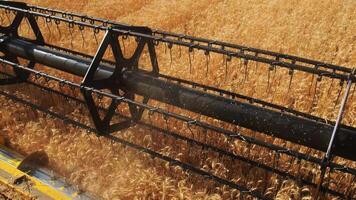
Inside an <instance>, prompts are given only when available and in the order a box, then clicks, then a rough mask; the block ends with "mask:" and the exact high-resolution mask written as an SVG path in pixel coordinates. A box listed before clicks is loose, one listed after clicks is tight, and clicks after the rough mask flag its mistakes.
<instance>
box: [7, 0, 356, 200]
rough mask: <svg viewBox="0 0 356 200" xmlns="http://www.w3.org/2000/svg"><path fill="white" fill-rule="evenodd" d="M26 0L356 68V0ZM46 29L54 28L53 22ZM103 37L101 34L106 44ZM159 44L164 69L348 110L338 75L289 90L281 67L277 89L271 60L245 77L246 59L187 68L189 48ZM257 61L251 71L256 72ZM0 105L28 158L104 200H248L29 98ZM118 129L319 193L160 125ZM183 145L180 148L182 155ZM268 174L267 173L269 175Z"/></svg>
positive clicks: (54, 103)
mask: <svg viewBox="0 0 356 200" xmlns="http://www.w3.org/2000/svg"><path fill="white" fill-rule="evenodd" d="M26 2H28V3H31V4H34V5H40V6H44V7H50V8H57V9H61V10H66V11H71V12H76V13H83V14H86V15H88V16H95V17H100V18H105V19H110V20H114V21H118V22H124V23H127V24H133V25H140V26H149V27H152V28H156V29H160V30H166V31H171V32H177V33H184V34H189V35H194V36H198V37H205V38H209V39H214V40H222V41H228V42H231V43H236V44H241V45H246V46H251V47H256V48H261V49H267V50H272V51H276V52H281V53H288V54H292V55H297V56H301V57H307V58H311V59H315V60H319V61H323V62H327V63H331V64H336V65H341V66H346V67H350V68H351V67H356V49H355V48H356V47H355V45H356V17H355V16H356V15H355V14H356V1H354V0H343V1H342V0H323V1H316V0H290V1H283V0H269V1H268V0H253V1H252V0H243V1H233V0H197V1H190V0H181V1H176V0H172V1H163V0H151V1H147V0H122V1H114V0H107V1H97V0H92V1H89V0H86V1H84V0H77V1H68V0H62V1H54V0H41V1H36V0H29V1H26ZM40 25H41V24H40ZM42 26H43V27H46V25H44V22H43V24H42ZM43 31H44V32H45V34H46V36H47V37H46V41H47V42H49V43H56V44H59V45H61V46H64V47H66V48H72V47H74V48H76V49H77V50H79V51H84V52H88V53H91V54H93V53H94V52H95V50H96V48H97V44H96V42H95V40H94V39H93V37H92V36H85V38H84V41H83V39H82V37H81V35H80V32H79V31H78V30H75V31H74V34H73V35H71V33H69V32H68V31H67V30H66V29H65V28H63V29H62V30H61V35H59V34H58V32H56V31H57V30H56V28H55V27H51V31H48V30H47V29H44V30H43ZM90 34H91V33H89V31H87V30H85V31H84V35H90ZM102 35H103V34H101V35H99V40H100V39H101V37H102ZM130 50H131V49H130V43H128V50H127V51H128V53H129V51H130ZM156 50H157V54H158V60H159V65H160V69H161V72H162V73H164V74H167V75H172V76H176V77H180V78H184V79H188V80H194V81H197V82H199V83H203V84H207V85H211V86H215V87H219V88H223V89H226V90H229V91H233V92H236V93H240V94H244V95H249V96H254V97H256V98H260V99H264V100H266V101H269V102H273V103H276V104H279V105H285V106H290V107H292V108H294V109H296V110H300V111H303V112H308V113H312V114H313V115H316V116H319V117H322V118H325V119H328V120H335V119H336V116H337V110H338V108H339V106H338V105H337V106H334V102H335V99H336V98H337V96H338V88H339V87H338V84H336V83H335V84H333V85H331V86H329V85H330V80H327V79H323V80H322V81H321V83H320V85H319V86H318V85H316V86H315V88H316V89H315V91H314V92H310V88H314V85H315V83H314V85H313V83H312V87H310V82H311V76H308V75H306V74H303V73H299V74H298V73H296V75H295V78H294V84H293V87H292V89H291V91H288V95H286V85H288V80H289V79H288V78H285V77H287V76H286V74H287V72H286V71H283V70H282V71H277V72H276V73H275V74H274V76H273V78H272V79H271V86H270V87H271V88H270V90H266V87H267V85H269V83H268V84H267V83H266V76H267V72H268V66H266V67H265V66H259V68H258V70H255V71H253V70H249V71H248V72H247V73H248V77H249V78H248V79H247V80H244V77H245V76H246V75H245V74H244V73H245V72H244V69H243V67H240V66H241V64H240V61H239V60H237V59H235V60H232V61H231V62H230V63H229V65H228V72H226V71H225V70H226V69H225V66H224V64H222V63H223V61H224V60H223V58H221V55H220V56H219V55H214V54H212V55H211V58H210V61H209V64H208V65H207V66H206V58H205V56H204V53H199V52H195V58H194V60H193V63H192V68H193V70H192V73H190V72H189V69H188V67H187V66H189V59H188V54H187V51H185V50H183V51H182V52H180V51H181V50H180V49H178V48H176V47H173V48H172V50H170V51H172V52H171V53H172V55H173V56H170V52H169V50H167V49H166V47H165V46H164V45H160V46H158V47H157V49H156ZM178 54H179V55H180V56H178ZM143 62H144V61H143ZM250 65H252V66H254V65H253V64H250ZM252 66H249V68H253V67H252ZM206 67H209V73H206ZM266 69H267V70H266ZM50 72H51V73H53V74H56V75H58V76H62V77H63V76H64V77H67V78H69V79H71V80H74V81H78V80H79V79H78V78H76V77H72V76H68V75H66V74H65V73H61V72H58V71H50ZM284 79H285V81H283V80H284ZM242 80H244V81H242ZM312 80H313V79H312ZM329 87H331V93H330V92H328V90H329ZM6 89H7V90H9V91H13V92H14V93H17V94H18V95H20V96H23V97H26V98H30V99H32V100H33V101H36V102H38V103H40V104H42V105H44V106H45V107H47V108H51V109H59V110H60V112H64V113H66V114H70V115H71V116H72V117H74V118H75V119H77V120H79V121H82V122H84V123H89V121H88V119H87V117H88V113H87V111H86V108H85V107H83V106H75V105H70V104H64V103H63V99H62V98H59V97H56V96H55V95H48V96H43V98H42V97H41V98H38V96H40V95H43V94H42V93H41V92H40V91H37V90H35V89H33V88H31V87H30V86H24V87H20V88H17V87H15V86H6ZM15 91H16V92H15ZM271 91H272V92H271ZM271 93H272V94H273V95H271ZM315 96H317V99H318V101H317V103H316V105H311V104H313V103H311V102H312V101H313V99H314V98H315ZM103 104H105V102H103ZM152 104H155V105H158V104H159V103H158V102H152ZM0 105H2V108H1V109H0V130H1V134H3V135H4V136H5V138H6V140H7V143H8V144H9V146H11V147H12V148H14V149H16V150H18V151H19V152H22V153H24V154H28V153H31V152H34V151H38V150H44V151H45V152H46V153H47V154H48V156H49V158H50V165H51V167H52V168H53V169H54V170H55V171H56V172H58V173H59V174H61V175H62V176H64V177H66V179H67V180H68V181H69V182H71V183H74V184H76V185H78V186H79V187H80V188H81V189H82V190H85V191H89V192H91V193H93V194H95V195H99V196H102V197H103V198H104V199H245V197H244V196H243V195H242V194H240V193H239V192H238V191H236V190H231V189H229V188H227V187H223V186H221V185H217V184H214V183H212V182H209V181H204V180H202V179H201V178H199V177H198V176H195V175H192V174H189V173H186V172H184V171H182V170H181V169H180V168H178V167H172V166H169V165H167V163H164V162H162V161H160V160H158V159H152V158H150V157H149V156H147V155H145V154H143V153H140V152H138V151H135V150H132V149H130V148H124V147H123V146H121V145H119V144H117V143H113V142H112V141H110V140H108V139H106V138H103V137H97V135H95V134H93V133H87V131H86V130H83V129H79V128H75V127H73V126H69V125H67V124H65V122H63V121H61V120H58V119H53V118H49V117H48V116H46V115H45V114H41V113H39V112H37V111H35V110H32V109H30V108H27V107H24V106H22V105H21V104H17V103H14V102H11V101H8V99H6V98H4V97H2V96H1V97H0ZM160 106H161V107H162V108H165V109H167V110H169V111H171V112H173V111H174V112H179V113H184V114H185V115H188V116H193V117H199V118H201V119H204V120H206V121H207V122H210V123H212V124H215V125H218V126H224V127H226V128H231V126H229V125H226V124H222V123H220V122H217V121H214V120H212V119H208V118H206V119H205V118H204V117H202V116H197V115H195V114H193V113H189V112H186V111H182V110H180V109H177V108H174V107H171V106H168V105H164V104H163V105H160ZM55 107H57V108H55ZM58 107H59V108H58ZM122 109H123V110H124V112H125V111H127V108H122ZM125 109H126V110H125ZM346 109H347V113H346V114H345V118H344V120H343V123H344V124H347V125H351V126H354V127H355V126H356V101H355V96H352V97H351V98H350V100H349V103H348V104H347V107H346ZM143 118H144V119H143V120H145V121H151V120H152V121H154V122H153V123H154V124H156V125H158V126H161V127H164V126H165V122H164V119H162V118H161V117H159V116H153V118H152V119H151V118H150V117H149V116H148V115H147V113H145V114H144V117H143ZM149 118H150V119H149ZM168 124H169V126H170V128H171V129H173V130H176V131H180V132H182V134H184V135H185V136H189V137H193V138H198V139H201V138H202V137H203V136H202V133H201V132H199V133H198V134H197V136H195V135H194V134H191V133H189V132H187V128H186V127H184V125H182V124H180V123H178V122H175V121H170V122H169V123H168ZM242 130H243V131H244V134H246V135H252V136H254V137H258V138H259V139H263V140H264V141H269V142H270V143H274V144H277V145H281V146H286V147H288V148H291V149H294V150H297V151H299V152H303V153H308V154H310V155H313V156H316V157H321V156H323V154H322V153H321V152H318V151H314V150H310V149H308V148H306V147H302V146H300V145H295V144H292V143H289V142H285V141H282V140H279V139H274V138H272V137H269V136H265V135H263V134H259V133H254V132H252V131H249V130H244V129H242ZM115 135H117V136H119V137H122V138H125V139H127V140H129V141H132V142H134V143H139V144H141V145H143V146H147V147H151V148H153V149H156V150H157V151H160V152H162V153H164V154H165V155H170V156H173V157H176V158H178V159H180V160H184V161H190V162H194V159H197V160H203V161H201V163H198V164H200V165H201V166H202V168H204V169H207V170H210V171H211V172H213V173H214V174H216V175H219V176H222V177H227V178H230V179H236V182H238V183H240V182H245V183H246V185H249V184H250V185H254V186H256V185H257V186H256V187H258V188H266V190H265V191H266V193H270V194H274V195H275V198H276V199H303V200H307V199H313V197H312V196H313V195H312V194H313V191H312V190H311V189H310V188H309V187H307V186H303V185H300V184H298V183H296V182H293V181H291V180H283V179H280V178H278V177H275V176H273V175H266V174H264V173H262V172H260V171H258V170H253V171H252V172H250V174H248V175H246V174H245V171H246V166H243V165H242V164H239V163H230V162H228V161H225V160H224V158H219V156H216V155H213V154H206V155H205V154H204V155H201V154H200V151H198V150H197V151H196V152H194V147H192V149H193V150H192V151H193V152H191V149H188V148H187V147H186V146H184V145H183V146H182V145H180V146H179V145H177V144H175V141H174V140H173V139H169V138H168V139H167V138H165V137H162V136H161V135H158V134H155V133H154V130H147V129H145V128H144V127H142V126H139V125H136V126H134V127H130V128H129V129H127V130H123V131H120V132H118V133H115ZM205 139H206V138H205ZM207 139H208V140H211V141H214V142H212V143H213V144H214V145H216V146H219V147H225V146H228V147H227V148H228V149H229V150H230V151H233V152H235V153H237V154H244V153H246V152H247V151H248V152H250V150H248V149H249V148H250V147H249V146H247V145H246V144H243V143H239V142H235V143H232V144H231V143H229V142H227V141H226V140H224V139H225V138H223V137H219V136H216V135H211V134H210V135H208V138H207ZM181 147H182V149H180V151H176V149H177V148H181ZM251 152H252V153H251ZM251 152H250V153H251V154H250V155H249V156H250V158H255V159H257V158H258V157H259V156H261V157H263V158H262V159H261V160H262V162H264V163H268V162H269V160H271V159H272V155H270V154H269V153H268V152H267V151H264V150H263V149H262V150H261V149H258V148H256V149H252V151H251ZM192 158H194V159H192ZM336 161H337V162H338V163H343V164H345V165H347V166H351V167H353V168H355V167H356V163H355V162H351V161H346V160H344V159H342V158H336ZM288 162H289V161H288V159H287V158H281V160H280V162H279V163H280V165H281V168H282V169H286V168H288V167H291V169H290V171H291V172H293V173H296V172H297V167H296V166H290V165H289V163H288ZM314 168H315V166H314V165H309V164H305V165H303V167H302V173H304V172H305V173H309V172H310V171H311V174H312V175H311V176H313V177H315V180H317V179H318V175H319V174H320V170H318V169H314ZM261 176H266V177H267V178H261ZM333 178H334V179H335V180H337V182H336V183H335V184H334V185H331V186H330V187H331V188H333V187H335V188H337V187H339V188H341V190H342V191H344V190H343V189H342V188H343V187H344V188H347V187H348V186H349V185H350V184H351V188H352V189H353V190H355V188H356V185H355V183H354V182H353V179H352V177H351V176H346V177H341V176H338V175H335V176H334V177H333ZM239 181H240V182H239ZM258 188H257V190H258ZM345 190H346V189H345ZM323 198H325V199H332V198H331V197H329V196H323Z"/></svg>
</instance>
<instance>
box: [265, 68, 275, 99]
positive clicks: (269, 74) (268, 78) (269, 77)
mask: <svg viewBox="0 0 356 200" xmlns="http://www.w3.org/2000/svg"><path fill="white" fill-rule="evenodd" d="M274 68H275V66H274V65H273V64H271V65H270V67H269V69H268V76H267V93H268V92H269V90H270V79H271V71H273V70H274Z"/></svg>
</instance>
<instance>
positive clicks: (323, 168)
mask: <svg viewBox="0 0 356 200" xmlns="http://www.w3.org/2000/svg"><path fill="white" fill-rule="evenodd" d="M355 70H356V68H355V69H354V70H353V72H352V73H351V74H350V75H352V74H354V73H355ZM351 85H352V80H351V79H349V80H348V81H347V86H346V89H345V94H344V98H343V100H342V102H341V106H340V109H339V114H338V116H337V119H336V122H335V126H334V129H333V132H332V134H331V137H330V141H329V143H328V148H327V150H326V153H325V156H324V159H323V161H322V164H321V173H320V181H319V183H318V188H317V191H316V194H315V199H318V198H319V192H320V188H321V186H322V184H323V182H324V178H325V173H326V170H327V168H328V167H329V164H330V161H331V160H332V156H333V155H332V153H333V150H334V142H335V138H336V136H337V134H338V131H339V126H340V124H341V121H342V118H343V115H344V110H345V106H346V102H347V99H348V97H349V93H350V90H351Z"/></svg>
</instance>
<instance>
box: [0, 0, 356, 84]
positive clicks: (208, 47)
mask: <svg viewBox="0 0 356 200" xmlns="http://www.w3.org/2000/svg"><path fill="white" fill-rule="evenodd" d="M0 8H3V9H8V10H13V11H17V12H23V13H26V14H28V15H35V16H40V17H44V18H48V19H53V20H57V21H62V22H66V23H70V24H72V25H78V26H82V27H88V28H92V29H96V30H103V31H106V30H107V29H108V27H107V26H108V22H109V21H106V22H105V25H95V24H91V23H88V22H85V21H84V20H80V21H77V20H74V19H73V18H72V19H67V18H63V17H59V16H53V15H49V14H43V13H40V12H35V11H31V10H25V9H21V8H16V7H11V6H4V5H1V4H0ZM103 24H104V23H103ZM113 24H117V23H113ZM114 31H116V32H117V33H120V34H123V35H130V36H134V37H139V38H145V39H149V40H152V41H155V42H165V43H168V44H175V45H179V46H185V47H188V48H194V49H198V50H203V51H205V52H214V53H218V54H224V55H228V56H230V57H236V58H243V59H246V60H252V61H256V62H261V63H266V64H270V65H274V66H279V67H283V68H288V69H291V70H299V71H303V72H307V73H312V74H317V75H320V76H326V77H330V78H336V79H340V80H347V79H348V73H350V69H349V68H346V67H340V66H335V65H329V64H325V63H321V62H317V61H314V62H310V63H308V62H309V61H311V60H308V59H302V58H300V59H298V60H299V62H301V63H303V61H305V62H306V61H308V62H307V63H304V64H303V65H302V64H297V63H296V62H295V60H294V59H297V58H298V57H295V56H294V57H293V56H289V55H285V56H283V54H281V55H280V56H281V57H285V58H288V57H291V58H292V59H291V60H292V61H293V62H284V61H278V60H279V58H280V57H279V56H275V58H272V59H271V58H266V57H263V56H258V55H259V54H258V52H256V54H255V55H251V54H245V53H244V51H245V50H243V51H242V50H240V51H238V52H236V51H232V50H225V49H223V48H221V47H213V46H212V44H215V43H217V42H216V41H210V42H209V43H207V44H201V43H199V42H190V41H183V40H181V39H172V38H169V37H166V36H165V35H161V36H156V35H150V34H145V33H140V32H136V31H127V30H125V29H120V28H115V29H114ZM201 40H202V39H201ZM230 46H231V45H230ZM251 49H252V48H251ZM246 50H249V48H247V49H246ZM261 52H265V53H266V54H267V55H269V54H270V55H271V56H272V54H273V55H274V54H275V55H279V54H278V53H272V52H270V53H268V52H267V51H263V50H261ZM276 58H278V59H276ZM312 63H315V66H312V67H310V66H308V65H310V64H312ZM305 64H307V65H305ZM320 68H325V69H326V70H323V69H320ZM330 70H333V71H330ZM338 71H339V72H338ZM352 79H353V80H356V77H352Z"/></svg>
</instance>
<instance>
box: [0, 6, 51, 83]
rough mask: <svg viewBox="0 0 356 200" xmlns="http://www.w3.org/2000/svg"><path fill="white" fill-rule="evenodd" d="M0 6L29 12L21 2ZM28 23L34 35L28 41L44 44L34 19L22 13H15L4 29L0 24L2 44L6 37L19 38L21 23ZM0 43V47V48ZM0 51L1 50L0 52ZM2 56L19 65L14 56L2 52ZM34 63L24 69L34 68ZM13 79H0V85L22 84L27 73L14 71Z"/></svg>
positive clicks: (26, 77)
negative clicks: (33, 38)
mask: <svg viewBox="0 0 356 200" xmlns="http://www.w3.org/2000/svg"><path fill="white" fill-rule="evenodd" d="M0 5H6V6H11V7H17V8H20V9H26V10H29V7H28V6H27V4H26V3H22V2H8V1H1V2H0ZM26 18H27V20H28V22H29V25H30V27H31V29H32V31H33V33H34V34H35V40H30V39H28V40H29V41H31V42H33V43H36V44H44V38H43V35H42V33H41V30H40V28H39V26H38V24H37V22H36V20H35V17H34V16H33V15H26V14H25V13H23V12H17V13H16V16H15V18H14V20H13V21H12V23H11V24H10V25H9V26H7V27H5V26H2V25H1V24H0V33H2V34H4V38H2V41H1V43H2V42H5V41H6V38H8V37H19V27H20V25H21V22H22V21H23V20H24V19H26ZM1 43H0V46H1ZM0 51H1V50H0ZM3 54H4V56H1V58H3V59H6V60H9V61H11V62H14V63H17V64H19V61H18V59H17V57H16V56H14V55H11V54H9V53H6V52H3ZM35 65H36V63H35V62H34V61H29V63H28V64H27V66H26V67H28V68H31V69H33V68H34V67H35ZM14 73H15V75H16V76H15V77H14V78H7V79H0V85H9V84H16V83H22V82H24V81H25V80H27V79H28V77H29V73H27V72H25V71H23V70H20V69H16V68H15V69H14Z"/></svg>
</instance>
